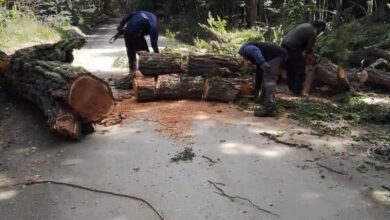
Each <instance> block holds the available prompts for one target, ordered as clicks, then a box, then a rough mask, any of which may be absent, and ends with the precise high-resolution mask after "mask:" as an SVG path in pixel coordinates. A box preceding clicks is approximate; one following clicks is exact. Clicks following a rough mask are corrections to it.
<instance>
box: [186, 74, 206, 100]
mask: <svg viewBox="0 0 390 220" xmlns="http://www.w3.org/2000/svg"><path fill="white" fill-rule="evenodd" d="M180 81H181V86H180V97H181V98H182V99H202V97H203V86H204V79H203V77H201V76H196V77H193V76H182V77H181V79H180Z"/></svg>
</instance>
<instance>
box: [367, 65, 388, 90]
mask: <svg viewBox="0 0 390 220" xmlns="http://www.w3.org/2000/svg"><path fill="white" fill-rule="evenodd" d="M366 71H367V73H368V79H367V83H366V84H368V85H371V86H376V87H381V88H385V89H387V90H390V72H386V71H383V70H378V69H373V68H367V69H366Z"/></svg>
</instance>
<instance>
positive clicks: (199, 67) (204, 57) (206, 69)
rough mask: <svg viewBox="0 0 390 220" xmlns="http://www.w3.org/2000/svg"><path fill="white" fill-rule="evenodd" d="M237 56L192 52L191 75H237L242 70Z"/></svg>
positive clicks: (189, 64)
mask: <svg viewBox="0 0 390 220" xmlns="http://www.w3.org/2000/svg"><path fill="white" fill-rule="evenodd" d="M241 68H242V67H241V65H240V63H239V61H238V59H237V58H235V57H232V56H224V55H215V54H191V55H190V56H189V60H188V75H190V76H198V75H202V76H214V77H215V76H222V77H235V76H237V74H238V73H239V72H240V70H241Z"/></svg>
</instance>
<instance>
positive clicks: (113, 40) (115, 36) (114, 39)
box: [108, 33, 122, 44]
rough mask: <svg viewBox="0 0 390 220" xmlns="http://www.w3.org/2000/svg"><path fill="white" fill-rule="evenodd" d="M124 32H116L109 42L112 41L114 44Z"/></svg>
mask: <svg viewBox="0 0 390 220" xmlns="http://www.w3.org/2000/svg"><path fill="white" fill-rule="evenodd" d="M121 35H122V34H120V33H116V34H115V35H114V36H112V37H111V38H110V40H109V41H108V42H110V44H113V43H114V42H115V41H116V40H117V39H118V38H119V37H120V36H121Z"/></svg>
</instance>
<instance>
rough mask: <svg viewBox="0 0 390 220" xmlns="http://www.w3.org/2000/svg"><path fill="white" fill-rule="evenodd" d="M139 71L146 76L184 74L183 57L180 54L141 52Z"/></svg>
mask: <svg viewBox="0 0 390 220" xmlns="http://www.w3.org/2000/svg"><path fill="white" fill-rule="evenodd" d="M138 62H139V63H138V66H139V70H140V71H141V73H142V74H143V75H145V76H158V75H162V74H172V73H182V72H183V70H182V69H181V63H182V61H181V55H180V54H179V53H149V52H140V53H139V61H138Z"/></svg>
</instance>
